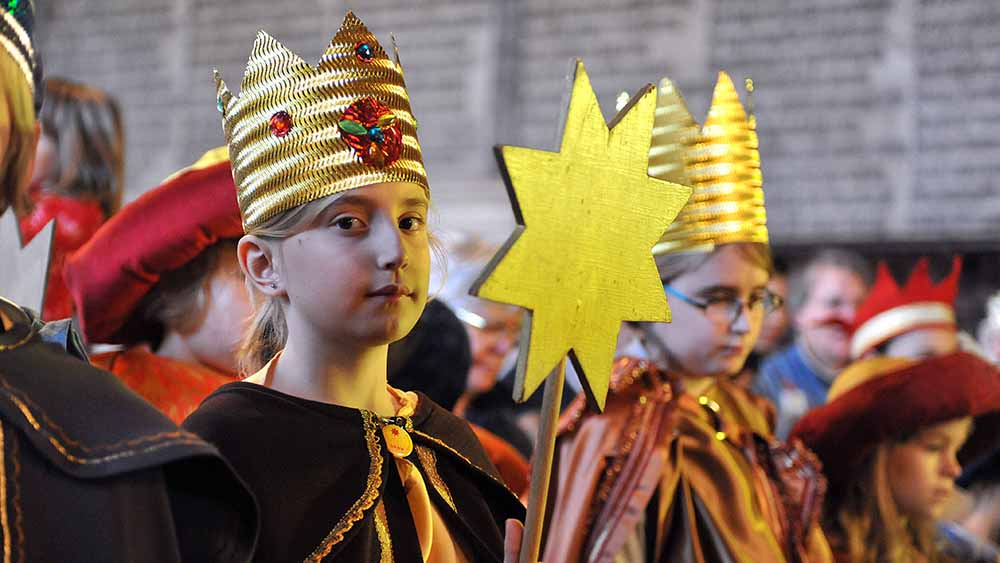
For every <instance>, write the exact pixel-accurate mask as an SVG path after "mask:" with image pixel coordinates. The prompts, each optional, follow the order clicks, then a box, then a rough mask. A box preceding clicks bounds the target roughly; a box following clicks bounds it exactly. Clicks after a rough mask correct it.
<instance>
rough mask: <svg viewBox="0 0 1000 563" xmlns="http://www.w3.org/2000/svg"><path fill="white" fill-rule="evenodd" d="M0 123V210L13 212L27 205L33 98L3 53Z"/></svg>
mask: <svg viewBox="0 0 1000 563" xmlns="http://www.w3.org/2000/svg"><path fill="white" fill-rule="evenodd" d="M0 77H3V80H0V97H2V100H0V103H2V104H4V106H5V107H0V111H2V112H3V113H4V115H3V116H2V117H0V123H3V122H5V121H6V122H7V123H8V124H9V126H10V130H9V133H8V134H9V138H8V139H7V141H8V142H7V150H6V151H4V153H3V154H2V155H0V213H2V212H3V211H4V210H6V209H7V207H8V206H11V207H13V208H14V211H15V212H17V213H24V212H25V211H26V210H27V207H28V198H27V196H28V194H27V191H28V190H27V188H28V183H29V182H30V181H31V163H32V162H33V161H34V159H35V99H34V97H33V96H32V95H31V88H30V86H29V85H28V83H27V82H26V81H25V80H24V74H23V73H22V72H21V68H20V67H19V66H18V65H17V63H15V62H14V59H12V58H11V57H10V56H8V55H7V54H6V53H4V54H0Z"/></svg>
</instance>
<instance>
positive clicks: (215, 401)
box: [184, 382, 524, 563]
mask: <svg viewBox="0 0 1000 563" xmlns="http://www.w3.org/2000/svg"><path fill="white" fill-rule="evenodd" d="M418 397H419V401H418V404H417V408H416V411H415V412H414V414H413V416H412V417H410V419H409V420H410V422H411V423H412V426H410V424H407V427H408V429H410V435H411V436H412V437H413V440H414V446H415V447H414V451H413V453H412V454H410V456H409V458H408V459H409V460H410V461H412V462H413V464H414V465H415V466H416V467H417V469H418V470H419V471H420V473H421V476H422V477H423V479H424V482H425V483H426V484H427V490H428V494H429V495H430V498H431V502H432V503H433V504H434V506H435V507H436V509H437V510H438V512H439V513H440V514H441V516H442V518H443V519H444V520H445V523H446V525H447V526H448V529H449V532H450V533H451V535H452V538H453V539H454V540H455V541H456V542H457V543H458V544H459V545H460V546H461V547H462V549H463V551H464V553H465V554H466V555H468V556H469V558H470V560H471V561H495V562H500V561H502V560H503V537H502V530H503V529H504V522H505V520H506V519H508V518H516V519H518V520H523V519H524V508H523V506H522V505H521V503H520V502H519V501H518V500H517V497H516V496H515V495H514V494H513V493H511V492H510V491H509V490H508V489H507V487H506V486H504V485H503V483H502V481H500V480H499V477H498V475H497V472H496V469H495V468H494V467H493V465H492V464H491V463H490V461H489V459H488V458H487V457H486V454H485V452H484V451H483V449H482V447H481V446H480V445H479V442H478V441H477V440H476V437H475V435H474V434H473V433H472V431H471V430H470V429H469V427H468V425H467V424H466V423H465V422H464V421H462V420H461V419H459V418H457V417H455V416H454V415H452V414H451V413H449V412H447V411H445V410H444V409H442V408H441V407H438V406H437V405H436V404H434V402H433V401H431V400H430V399H428V398H427V396H426V395H423V394H418ZM379 424H380V419H379V418H378V417H377V416H375V415H374V414H373V413H370V412H368V411H361V410H358V409H352V408H347V407H342V406H337V405H331V404H327V403H321V402H316V401H310V400H307V399H301V398H298V397H293V396H290V395H286V394H284V393H281V392H278V391H275V390H273V389H269V388H267V387H263V386H260V385H256V384H253V383H243V382H240V383H230V384H228V385H224V386H222V387H220V388H219V389H218V390H217V391H216V392H215V393H213V394H212V395H210V396H209V397H208V398H207V399H206V400H205V402H204V403H202V405H201V407H199V409H198V410H197V411H195V412H194V414H192V415H191V416H190V417H189V418H188V419H187V420H186V421H185V422H184V427H185V428H187V429H188V430H191V431H193V432H196V433H197V434H199V435H201V436H202V437H203V438H205V439H206V440H208V441H210V442H212V443H214V444H216V445H217V446H218V447H219V449H220V450H221V451H222V453H223V454H224V455H225V456H226V457H227V458H228V459H229V460H230V462H231V463H232V464H233V466H234V467H235V468H236V471H237V472H238V473H239V474H240V476H241V477H243V479H244V480H245V481H246V482H247V483H248V484H249V485H250V489H251V490H252V491H253V492H254V494H255V495H256V497H257V501H258V503H259V506H260V510H261V534H260V539H259V542H258V546H257V547H258V549H257V554H256V557H255V560H256V561H267V562H271V561H303V560H306V561H350V562H352V563H364V562H367V561H372V562H379V561H396V562H409V561H413V562H421V561H422V559H421V555H420V545H419V542H418V539H417V534H416V529H415V527H414V524H413V518H412V515H411V512H410V508H409V505H408V504H407V500H406V494H405V492H404V491H403V487H402V482H401V480H400V477H399V472H398V470H397V468H396V464H395V463H394V461H393V458H392V455H391V454H390V453H389V452H388V450H387V449H386V446H385V440H384V439H383V437H382V433H381V429H380V426H379Z"/></svg>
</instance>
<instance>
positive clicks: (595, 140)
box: [472, 61, 691, 409]
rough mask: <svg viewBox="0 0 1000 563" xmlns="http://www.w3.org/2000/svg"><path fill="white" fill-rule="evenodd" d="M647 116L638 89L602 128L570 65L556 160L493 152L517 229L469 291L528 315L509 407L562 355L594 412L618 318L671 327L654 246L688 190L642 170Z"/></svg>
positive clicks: (516, 151)
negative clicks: (570, 79) (570, 78)
mask: <svg viewBox="0 0 1000 563" xmlns="http://www.w3.org/2000/svg"><path fill="white" fill-rule="evenodd" d="M655 110H656V92H655V89H654V88H653V86H652V85H648V86H647V87H646V88H645V89H643V90H642V91H640V92H639V93H638V94H637V95H636V97H634V98H633V99H632V100H631V102H630V103H629V104H628V105H627V106H625V107H624V108H623V109H622V110H621V112H619V114H618V116H617V117H616V118H615V119H614V120H613V121H612V124H611V126H610V128H609V125H608V124H607V123H605V121H604V116H603V115H602V114H601V108H600V106H599V105H598V103H597V96H596V94H595V93H594V90H593V88H592V87H591V84H590V78H589V77H588V76H587V72H586V70H585V69H584V67H583V63H582V62H580V61H577V63H576V72H575V76H574V81H573V88H572V96H571V98H570V102H569V107H568V110H567V112H566V115H565V129H564V132H563V138H562V145H561V147H560V149H559V152H550V151H544V150H537V149H529V148H522V147H512V146H500V147H498V148H497V160H498V161H499V164H500V169H501V172H502V173H503V175H504V180H505V182H506V184H507V192H508V195H509V197H510V200H511V206H512V207H513V210H514V215H515V218H516V220H517V223H518V227H517V228H516V229H515V230H514V232H513V234H512V235H511V236H510V238H509V239H508V240H507V243H506V244H505V245H504V246H503V247H502V248H501V250H500V251H499V252H498V253H497V255H496V256H495V257H494V258H493V260H491V262H490V263H489V264H488V265H487V267H486V269H485V271H484V272H483V274H482V275H481V276H480V278H479V280H478V281H477V283H476V284H474V287H473V289H472V293H473V295H478V296H479V297H483V298H486V299H490V300H492V301H498V302H502V303H510V304H513V305H518V306H520V307H524V308H525V309H528V310H529V313H528V315H527V321H526V322H525V323H524V327H523V330H522V335H521V343H522V346H521V354H520V356H519V358H518V365H517V372H516V373H517V377H516V381H515V391H514V398H515V400H519V401H523V400H525V399H526V398H527V397H529V396H530V395H531V394H532V393H533V392H534V391H535V389H537V388H538V386H539V385H540V384H541V383H542V381H543V380H544V379H545V377H546V376H547V375H548V374H549V373H550V372H552V371H553V369H554V368H555V367H556V366H557V365H559V363H560V362H561V361H562V360H563V359H564V358H565V357H566V355H567V354H568V355H569V357H570V359H571V361H572V362H573V365H574V367H575V368H576V372H577V373H578V374H579V376H580V381H581V383H583V387H584V389H585V391H586V392H587V396H588V397H589V399H590V400H591V402H592V404H593V405H594V406H596V407H597V408H600V409H603V408H604V402H605V398H606V396H607V392H608V384H609V379H610V374H611V367H612V362H613V360H614V353H615V345H616V342H617V338H618V332H619V330H620V329H621V323H622V321H659V322H666V321H669V320H670V311H669V309H668V308H667V301H666V298H665V297H664V293H663V286H662V285H661V283H660V277H659V274H658V273H657V270H656V264H655V262H654V261H653V255H652V248H653V245H655V244H656V242H657V241H658V240H659V238H660V236H661V235H662V234H663V232H664V231H665V230H666V229H667V227H668V226H669V225H670V223H671V221H673V220H674V217H676V216H677V213H678V212H679V211H680V210H681V208H682V207H683V206H684V204H685V203H686V202H687V199H688V197H689V196H690V195H691V189H690V188H688V187H686V186H681V185H678V184H672V183H669V182H665V181H662V180H658V179H655V178H651V177H650V176H649V174H648V172H647V168H648V159H649V146H650V138H651V133H652V128H653V117H654V113H655ZM558 376H559V377H562V374H559V375H558Z"/></svg>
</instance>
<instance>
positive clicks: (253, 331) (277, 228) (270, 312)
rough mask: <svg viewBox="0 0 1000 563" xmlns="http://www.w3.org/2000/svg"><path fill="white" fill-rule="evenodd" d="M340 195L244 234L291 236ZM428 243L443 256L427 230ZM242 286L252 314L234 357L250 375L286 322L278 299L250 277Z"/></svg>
mask: <svg viewBox="0 0 1000 563" xmlns="http://www.w3.org/2000/svg"><path fill="white" fill-rule="evenodd" d="M343 194H344V192H339V193H335V194H332V195H329V196H326V197H324V198H321V199H317V200H314V201H310V202H308V203H304V204H302V205H299V206H298V207H293V208H291V209H289V210H288V211H284V212H282V213H279V214H277V215H275V216H274V217H271V218H270V219H267V220H266V221H261V222H260V223H259V224H258V225H256V226H254V227H252V228H250V230H249V231H247V233H246V234H248V235H254V236H257V237H260V238H263V239H268V240H278V239H284V238H288V237H290V236H293V235H295V234H297V233H299V232H301V231H303V230H305V229H307V228H309V227H311V226H313V225H314V224H315V223H316V221H317V220H318V219H319V216H320V215H321V214H322V213H323V211H324V210H325V209H326V208H327V207H329V206H330V204H332V203H333V202H334V201H336V200H337V199H338V198H340V196H342V195H343ZM428 243H429V244H430V247H431V251H432V253H433V255H434V257H435V258H437V259H443V254H442V252H441V245H440V243H439V242H438V241H437V239H435V238H434V237H433V236H431V235H430V233H428ZM246 286H247V291H249V293H250V303H251V304H252V305H253V308H254V315H253V317H252V318H251V319H250V324H249V325H248V326H247V329H246V332H245V333H244V335H243V340H242V341H241V343H240V347H239V349H238V351H237V357H238V359H239V368H240V372H241V373H243V374H244V375H252V374H254V373H256V372H257V371H258V370H260V369H261V368H262V367H264V365H265V364H267V362H268V361H270V360H271V358H273V357H274V355H275V354H277V353H278V352H279V351H280V350H281V349H282V348H284V347H285V344H286V343H287V342H288V324H287V323H286V321H285V311H284V309H282V306H281V301H280V299H278V298H277V297H270V296H267V295H264V294H263V293H261V292H259V291H257V289H256V288H255V287H254V285H253V282H252V281H251V280H250V276H247V280H246Z"/></svg>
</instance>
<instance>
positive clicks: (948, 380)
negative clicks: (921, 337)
mask: <svg viewBox="0 0 1000 563" xmlns="http://www.w3.org/2000/svg"><path fill="white" fill-rule="evenodd" d="M828 400H829V402H828V403H827V404H825V405H823V406H820V407H817V408H815V409H813V410H812V411H810V412H808V413H807V414H806V415H805V416H804V417H802V418H801V419H799V422H798V423H797V424H796V425H795V428H793V429H792V433H791V435H790V436H789V439H794V438H798V439H800V440H802V442H803V443H804V444H805V445H806V446H807V447H809V448H810V449H811V450H813V451H814V452H815V453H816V455H818V456H819V458H820V460H821V461H822V462H823V472H824V473H825V474H826V476H827V478H828V479H829V480H830V481H831V482H837V481H839V480H842V479H846V478H848V477H850V476H851V475H852V474H853V473H854V471H855V470H856V469H857V468H858V466H859V465H860V464H861V462H862V461H864V460H865V459H866V458H867V456H868V455H869V454H870V453H871V452H872V451H873V450H874V449H875V447H876V446H878V445H879V444H880V443H882V442H885V441H887V440H897V439H901V438H905V437H907V436H910V435H912V434H913V433H915V432H917V431H919V430H920V429H921V428H924V427H927V426H931V425H934V424H938V423H941V422H946V421H949V420H953V419H956V418H962V417H966V416H971V417H974V418H975V419H976V420H975V425H974V427H973V434H972V436H970V438H969V440H968V441H967V442H966V443H965V445H964V446H963V447H962V449H961V451H959V461H960V462H963V463H964V462H967V461H971V460H973V459H975V458H976V457H977V456H980V455H982V454H985V453H987V452H988V451H992V450H993V449H995V448H996V447H997V446H998V445H1000V432H998V431H1000V371H998V370H997V368H996V366H994V365H993V364H991V363H989V362H987V361H985V360H983V359H982V358H980V357H979V356H976V355H974V354H970V353H968V352H955V353H952V354H947V355H944V356H938V357H935V358H931V359H927V360H910V359H903V358H886V357H879V358H871V359H867V360H861V361H859V362H855V363H853V364H851V365H850V366H848V368H847V369H846V370H844V372H843V373H841V374H840V375H839V376H838V377H837V379H836V380H835V381H834V383H833V386H832V387H831V388H830V393H829V396H828Z"/></svg>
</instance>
